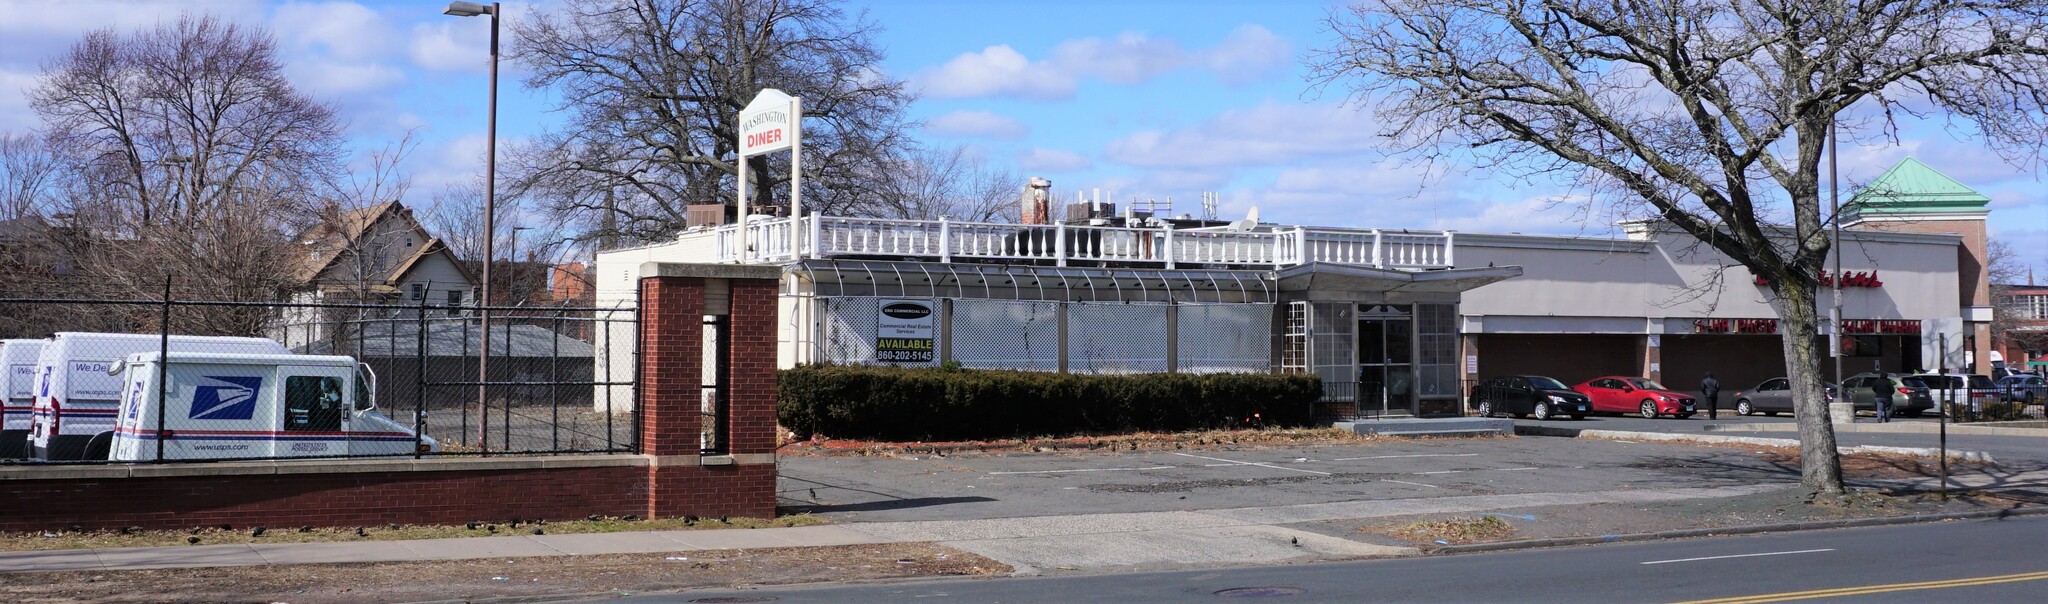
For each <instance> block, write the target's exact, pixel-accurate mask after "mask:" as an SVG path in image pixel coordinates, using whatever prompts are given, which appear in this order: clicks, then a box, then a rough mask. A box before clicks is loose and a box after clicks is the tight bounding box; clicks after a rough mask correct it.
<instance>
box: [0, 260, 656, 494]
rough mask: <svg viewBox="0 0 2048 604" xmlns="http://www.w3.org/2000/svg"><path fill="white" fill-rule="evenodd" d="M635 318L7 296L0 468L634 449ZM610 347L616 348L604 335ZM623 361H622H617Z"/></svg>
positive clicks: (574, 312)
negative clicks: (7, 464)
mask: <svg viewBox="0 0 2048 604" xmlns="http://www.w3.org/2000/svg"><path fill="white" fill-rule="evenodd" d="M638 318H639V313H638V311H637V309H635V308H632V307H630V306H623V305H621V306H619V307H615V308H593V307H570V306H553V307H532V306H492V307H480V306H476V305H468V306H431V305H429V304H427V303H426V301H424V300H423V301H422V302H421V303H420V304H414V305H406V304H341V303H312V302H308V303H286V302H238V301H219V300H187V299H179V298H178V297H177V296H176V295H174V294H172V292H171V290H170V288H166V295H165V296H164V297H163V298H160V299H156V300H109V299H85V298H26V297H0V336H4V337H5V339H4V342H0V364H4V365H5V371H6V372H7V376H8V382H7V387H6V392H5V397H4V402H5V409H4V411H5V425H4V430H5V431H4V432H0V459H4V460H14V462H16V463H21V462H31V463H32V462H105V461H114V462H155V461H208V460H222V459H277V458H337V457H380V456H407V457H419V456H430V455H501V454H548V453H598V452H632V451H636V450H637V448H638V445H637V443H638V442H639V440H640V439H639V438H638V434H637V427H638V422H637V421H636V418H635V412H636V410H637V408H638V405H637V404H636V402H637V401H635V400H634V397H635V396H636V395H637V392H638V390H637V388H636V387H635V384H636V383H637V381H638V380H637V379H636V378H637V375H635V374H634V368H635V367H637V366H638V363H637V354H638V349H637V346H636V345H633V344H632V342H634V341H636V340H637V338H634V339H629V340H626V341H624V342H618V341H612V342H605V345H603V346H598V345H595V344H597V343H598V340H599V338H600V335H601V334H618V333H634V332H636V331H637V327H636V326H637V322H638ZM612 339H615V340H616V339H618V338H612ZM621 356H623V357H624V358H616V357H621Z"/></svg>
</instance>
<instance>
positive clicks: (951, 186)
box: [859, 146, 1024, 222]
mask: <svg viewBox="0 0 2048 604" xmlns="http://www.w3.org/2000/svg"><path fill="white" fill-rule="evenodd" d="M877 178H886V179H887V182H888V185H889V188H888V189H887V190H886V191H885V194H883V195H881V196H879V197H878V198H877V199H876V200H875V201H874V203H871V204H867V205H864V206H862V207H861V208H860V209H859V211H860V213H862V214H866V215H871V216H877V217H882V218H906V219H919V220H932V219H936V218H938V217H940V216H947V217H950V218H952V219H954V220H964V221H968V222H998V221H1004V220H1006V219H1008V218H1010V216H1011V215H1010V213H1009V212H1010V210H1011V209H1013V208H1015V207H1017V200H1018V198H1019V196H1020V195H1021V194H1022V191H1023V187H1024V181H1023V179H1020V178H1018V177H1017V175H1016V173H1014V172H1011V171H1010V170H1008V169H1005V168H999V167H994V166H990V165H989V164H988V163H987V162H985V161H982V160H981V159H980V158H978V157H974V156H973V155H972V154H971V153H969V151H968V149H967V148H965V147H957V146H956V147H947V148H936V149H916V150H912V151H907V152H904V153H902V154H901V155H900V156H899V157H898V158H896V159H894V160H892V161H891V162H890V164H889V170H888V171H887V172H885V173H884V174H881V175H877Z"/></svg>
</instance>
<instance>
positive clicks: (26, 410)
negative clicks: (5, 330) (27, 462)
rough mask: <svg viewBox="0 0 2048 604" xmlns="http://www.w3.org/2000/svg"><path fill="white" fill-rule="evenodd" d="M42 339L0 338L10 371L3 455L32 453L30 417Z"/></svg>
mask: <svg viewBox="0 0 2048 604" xmlns="http://www.w3.org/2000/svg"><path fill="white" fill-rule="evenodd" d="M42 350H43V341H42V340H0V371H5V372H7V384H6V385H5V390H4V391H0V459H20V458H23V457H27V456H28V418H29V414H30V413H31V412H33V411H34V410H35V406H36V396H35V395H36V389H35V384H36V355H37V354H39V353H41V352H42Z"/></svg>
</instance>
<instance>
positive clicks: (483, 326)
mask: <svg viewBox="0 0 2048 604" xmlns="http://www.w3.org/2000/svg"><path fill="white" fill-rule="evenodd" d="M501 12H503V11H502V9H501V7H500V6H499V5H498V3H496V2H492V3H491V4H490V5H489V6H485V5H482V4H478V3H475V2H450V3H448V8H447V9H445V10H443V11H441V13H442V14H445V15H454V16H457V17H475V16H479V15H490V16H491V98H490V109H489V113H488V115H489V117H488V118H487V119H488V120H489V124H488V125H487V126H485V130H484V270H483V280H484V282H483V288H482V295H481V296H478V299H477V325H478V327H479V328H480V329H479V331H482V332H483V345H482V346H478V347H477V351H476V381H477V385H476V406H477V411H478V414H477V415H478V417H480V418H482V419H480V420H478V422H477V431H478V434H480V435H483V436H482V437H480V438H478V439H477V445H478V446H479V447H480V448H482V449H483V451H484V453H485V454H489V453H490V441H489V434H490V433H491V432H490V417H491V414H490V413H488V410H489V409H490V407H489V405H488V401H489V400H490V398H489V396H490V386H488V385H487V384H488V382H490V363H491V263H492V262H493V261H495V260H496V259H497V258H496V257H495V255H494V254H493V251H494V250H492V249H491V248H492V246H491V243H492V239H494V238H495V236H496V235H497V218H498V16H499V13H501ZM509 444H510V443H499V445H500V446H505V445H509Z"/></svg>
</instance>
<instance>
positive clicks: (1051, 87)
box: [912, 24, 1292, 101]
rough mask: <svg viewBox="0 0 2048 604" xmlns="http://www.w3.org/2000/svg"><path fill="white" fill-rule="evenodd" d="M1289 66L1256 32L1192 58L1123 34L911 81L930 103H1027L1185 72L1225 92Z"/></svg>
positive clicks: (1246, 29)
mask: <svg viewBox="0 0 2048 604" xmlns="http://www.w3.org/2000/svg"><path fill="white" fill-rule="evenodd" d="M1291 58H1292V54H1291V51H1290V50H1289V49H1288V46H1287V42H1286V40H1283V39H1281V38H1280V37H1279V36H1276V35H1274V34H1273V32H1271V31H1268V30H1267V29H1266V28H1263V27H1259V26H1257V25H1249V24H1247V25H1242V26H1239V27H1238V28H1237V29H1235V30H1232V31H1231V32H1230V34H1229V35H1228V36H1226V37H1225V38H1224V39H1223V40H1222V41H1221V42H1219V43H1218V44H1216V45H1215V46H1214V47H1211V48H1208V49H1205V50H1199V51H1191V50H1188V49H1186V48H1184V47H1182V46H1181V45H1180V43H1178V42H1175V41H1173V40H1168V39H1162V38H1153V37H1150V36H1147V35H1145V34H1142V33H1137V32H1125V33H1122V34H1119V35H1117V36H1116V37H1115V38H1110V39H1103V38H1075V39H1072V40H1066V41H1063V42H1060V43H1059V44H1057V45H1055V46H1054V47H1053V49H1052V51H1051V52H1050V53H1048V55H1047V57H1046V58H1044V59H1041V60H1036V61H1034V60H1031V59H1030V58H1029V57H1026V56H1024V54H1023V53H1020V52H1017V50H1016V49H1015V48H1011V47H1010V46H1008V45H997V46H990V47H988V48H985V49H982V50H981V51H980V52H969V53H963V54H961V55H960V56H957V57H953V59H952V60H949V61H946V62H945V63H944V64H942V65H940V66H938V67H936V68H932V69H927V70H925V71H923V72H921V73H919V74H917V75H915V76H913V77H912V80H913V81H915V82H917V83H918V84H919V85H920V86H921V87H922V89H923V91H924V93H925V94H926V95H929V96H932V97H934V98H962V97H985V96H1000V97H1010V98H1019V99H1027V100H1039V101H1049V100H1063V99H1067V98H1072V97H1073V96H1074V91H1075V89H1076V88H1078V87H1079V85H1080V82H1081V80H1082V79H1084V78H1092V79H1097V80H1101V81H1104V82H1108V83H1110V84H1115V85H1119V86H1134V85H1138V84H1143V83H1146V82H1149V81H1152V79H1153V78H1157V77H1159V76H1161V75H1163V74H1166V73H1169V72H1172V71H1175V70H1179V69H1185V68H1197V69H1202V70H1206V71H1209V72H1211V73H1214V74H1215V75H1216V77H1217V78H1218V79H1219V80H1221V81H1223V83H1225V84H1229V85H1239V84H1244V83H1247V82H1251V81H1254V80H1258V79H1262V78H1265V77H1269V76H1270V75H1272V74H1273V73H1275V70H1276V68H1278V67H1281V66H1283V65H1286V64H1287V63H1288V62H1289V61H1290V59H1291Z"/></svg>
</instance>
